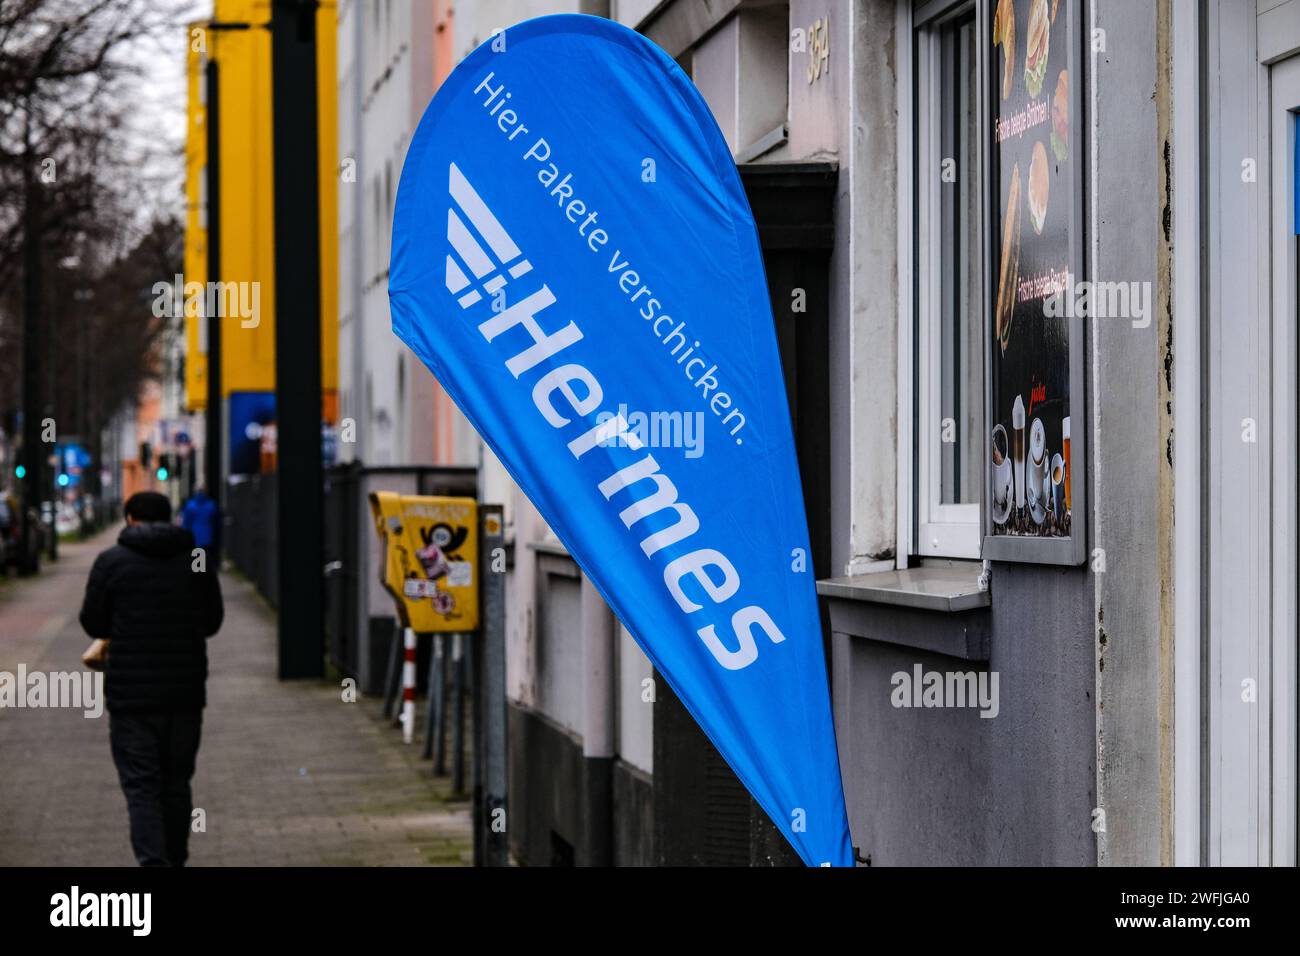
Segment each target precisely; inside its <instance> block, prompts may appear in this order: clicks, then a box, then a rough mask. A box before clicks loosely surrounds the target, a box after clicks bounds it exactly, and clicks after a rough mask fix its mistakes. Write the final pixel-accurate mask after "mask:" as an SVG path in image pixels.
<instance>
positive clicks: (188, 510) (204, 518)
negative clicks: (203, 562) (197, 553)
mask: <svg viewBox="0 0 1300 956" xmlns="http://www.w3.org/2000/svg"><path fill="white" fill-rule="evenodd" d="M181 527H182V528H185V529H186V530H188V531H189V532H190V533H191V534H192V535H194V544H195V546H196V547H200V548H203V549H204V550H205V551H206V550H208V549H209V548H211V547H212V544H213V542H214V541H215V540H216V537H217V503H216V502H215V501H213V500H212V499H211V498H210V497H209V496H208V493H207V491H206V490H204V488H203V486H202V485H199V487H197V488H195V489H194V494H192V495H190V497H189V499H188V500H187V501H186V502H185V504H184V505H182V506H181Z"/></svg>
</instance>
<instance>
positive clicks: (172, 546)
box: [117, 521, 194, 558]
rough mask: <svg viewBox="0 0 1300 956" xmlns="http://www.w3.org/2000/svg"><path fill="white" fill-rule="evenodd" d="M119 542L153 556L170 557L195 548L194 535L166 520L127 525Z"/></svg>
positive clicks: (139, 552) (138, 551)
mask: <svg viewBox="0 0 1300 956" xmlns="http://www.w3.org/2000/svg"><path fill="white" fill-rule="evenodd" d="M117 543H118V544H120V545H121V546H122V547H124V548H130V549H131V550H132V551H134V552H136V553H137V554H143V555H146V556H148V557H151V558H170V557H173V556H174V555H177V554H180V553H181V552H182V551H191V550H193V548H194V535H192V534H191V533H190V532H189V531H187V530H186V529H185V528H181V527H179V526H177V525H174V524H167V523H166V522H161V521H159V522H149V523H146V524H132V525H127V526H126V527H125V528H123V529H122V533H121V534H120V535H118V537H117Z"/></svg>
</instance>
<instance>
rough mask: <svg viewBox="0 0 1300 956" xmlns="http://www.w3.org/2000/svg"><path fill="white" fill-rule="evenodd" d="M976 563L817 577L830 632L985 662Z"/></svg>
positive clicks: (986, 617)
mask: <svg viewBox="0 0 1300 956" xmlns="http://www.w3.org/2000/svg"><path fill="white" fill-rule="evenodd" d="M979 571H980V568H979V565H978V564H975V563H973V562H944V563H942V564H929V565H925V566H923V567H919V568H908V569H907V570H904V571H883V572H879V573H875V574H857V575H853V576H851V577H843V578H831V579H828V580H823V581H818V582H817V593H818V594H820V595H821V596H822V597H824V598H826V599H827V605H828V609H829V611H830V621H831V631H832V632H833V633H835V634H842V635H845V636H848V637H856V638H859V639H862V640H867V641H876V642H879V643H882V644H893V645H901V646H903V647H909V648H915V649H917V650H922V651H927V652H930V653H934V654H942V655H945V656H947V657H955V658H959V659H961V660H968V661H987V660H988V659H989V647H990V626H989V622H990V611H989V607H990V604H991V601H990V596H989V592H988V591H981V590H980V589H979V585H978V583H977V582H978V580H979Z"/></svg>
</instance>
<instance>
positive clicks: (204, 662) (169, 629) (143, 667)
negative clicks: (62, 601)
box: [80, 491, 224, 866]
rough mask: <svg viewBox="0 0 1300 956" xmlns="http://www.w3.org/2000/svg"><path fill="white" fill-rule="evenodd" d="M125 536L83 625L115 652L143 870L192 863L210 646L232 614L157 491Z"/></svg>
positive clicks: (143, 502)
mask: <svg viewBox="0 0 1300 956" xmlns="http://www.w3.org/2000/svg"><path fill="white" fill-rule="evenodd" d="M124 511H125V514H126V524H127V526H126V528H124V529H123V530H122V533H121V535H120V536H119V537H118V539H117V544H116V545H115V546H114V547H111V548H109V549H108V550H106V551H104V552H103V553H101V554H100V555H99V557H97V558H96V559H95V563H94V565H93V567H92V568H91V570H90V577H89V579H88V580H87V582H86V595H85V600H84V602H83V604H82V608H81V618H80V619H81V626H82V628H83V630H85V632H86V633H87V634H88V635H90V637H91V638H95V639H102V640H106V641H107V642H108V644H107V666H106V668H105V681H104V683H105V696H106V697H107V705H108V714H109V743H110V746H111V748H112V752H113V763H114V764H115V765H116V766H117V773H118V778H119V780H120V782H121V785H122V792H123V793H124V794H125V796H126V805H127V812H128V815H129V817H130V821H131V847H132V849H133V850H134V852H135V857H136V860H137V861H138V862H139V863H140V865H141V866H183V865H184V864H185V861H186V860H187V859H188V857H189V851H188V846H189V834H190V815H191V813H192V805H191V791H190V778H191V777H192V776H193V775H194V765H195V761H196V758H197V756H198V749H199V738H200V733H201V730H202V724H203V708H204V705H205V704H206V703H207V699H206V683H207V676H208V657H207V643H206V639H207V638H208V637H211V636H212V635H213V634H215V633H217V631H218V630H220V628H221V621H222V617H223V614H224V609H223V606H222V601H221V585H220V583H219V582H218V580H217V575H216V572H215V570H208V569H207V567H206V563H204V561H203V555H202V553H201V552H200V553H197V554H196V553H195V548H196V545H195V540H194V535H193V534H192V533H191V532H190V531H188V530H186V529H185V528H181V527H177V526H176V525H174V524H172V523H171V517H172V514H171V503H170V502H169V501H168V500H167V498H166V497H164V496H163V495H160V494H158V493H157V492H155V491H142V492H138V493H137V494H134V495H132V496H131V497H130V498H129V499H128V500H127V502H126V505H125V508H124Z"/></svg>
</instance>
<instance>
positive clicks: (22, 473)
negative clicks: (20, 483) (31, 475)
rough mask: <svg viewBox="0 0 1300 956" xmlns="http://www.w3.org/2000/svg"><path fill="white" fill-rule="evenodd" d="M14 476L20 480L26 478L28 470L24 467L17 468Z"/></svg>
mask: <svg viewBox="0 0 1300 956" xmlns="http://www.w3.org/2000/svg"><path fill="white" fill-rule="evenodd" d="M14 476H15V477H17V478H19V479H23V478H26V477H27V469H26V468H24V467H23V466H22V465H19V466H18V467H17V468H15V469H14Z"/></svg>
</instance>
